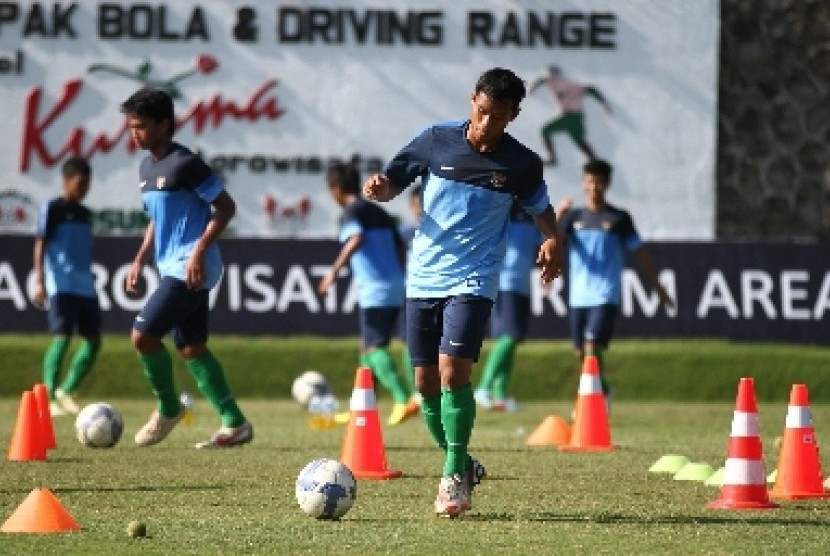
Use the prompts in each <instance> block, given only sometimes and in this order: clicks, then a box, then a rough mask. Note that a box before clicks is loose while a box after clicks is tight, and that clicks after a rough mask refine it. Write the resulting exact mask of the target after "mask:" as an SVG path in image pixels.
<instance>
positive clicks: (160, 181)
mask: <svg viewBox="0 0 830 556" xmlns="http://www.w3.org/2000/svg"><path fill="white" fill-rule="evenodd" d="M166 183H167V178H166V177H165V176H159V177H158V178H156V187H157V188H159V189H164V186H165V184H166Z"/></svg>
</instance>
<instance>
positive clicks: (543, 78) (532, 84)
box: [527, 77, 548, 94]
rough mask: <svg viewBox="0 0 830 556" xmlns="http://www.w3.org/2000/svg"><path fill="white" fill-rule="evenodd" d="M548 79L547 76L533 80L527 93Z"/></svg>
mask: <svg viewBox="0 0 830 556" xmlns="http://www.w3.org/2000/svg"><path fill="white" fill-rule="evenodd" d="M547 80H548V78H547V77H538V78H536V79H535V80H533V82H532V83H531V84H530V87H529V88H528V90H527V94H531V93H532V92H533V91H535V90H536V89H538V88H539V87H541V86H542V85H544V84H545V82H546V81H547Z"/></svg>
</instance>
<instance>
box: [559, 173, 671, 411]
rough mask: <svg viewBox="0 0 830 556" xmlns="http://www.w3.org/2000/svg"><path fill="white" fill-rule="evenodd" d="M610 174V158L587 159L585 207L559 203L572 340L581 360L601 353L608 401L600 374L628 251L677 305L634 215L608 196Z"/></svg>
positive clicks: (660, 293)
mask: <svg viewBox="0 0 830 556" xmlns="http://www.w3.org/2000/svg"><path fill="white" fill-rule="evenodd" d="M611 174H612V167H611V165H610V164H609V163H608V162H606V161H604V160H600V159H596V160H593V161H591V162H588V163H587V164H585V166H584V167H583V173H582V189H583V191H585V206H582V207H577V208H574V207H573V200H572V199H565V200H563V201H562V202H560V203H559V204H558V205H557V207H556V214H557V215H558V216H559V220H560V226H561V227H562V231H563V236H564V239H565V241H566V243H567V245H568V305H569V315H570V328H571V339H572V341H573V344H574V348H575V351H576V354H577V356H578V357H579V360H580V361H582V360H583V359H584V358H585V356H586V355H595V356H596V357H597V360H598V362H599V363H600V377H601V380H602V391H603V394H605V397H606V400H610V396H611V387H610V385H609V384H608V382H607V381H606V380H605V377H604V376H602V367H603V366H602V354H603V352H604V351H605V350H607V349H608V346H609V344H610V343H611V338H612V336H613V334H614V325H615V323H616V320H617V313H618V312H619V310H618V309H619V305H620V291H621V283H622V271H623V266H624V265H625V257H626V253H627V252H631V253H632V254H633V255H634V257H635V259H636V260H637V263H638V264H639V266H640V268H641V269H642V271H643V273H644V274H645V275H646V278H648V280H649V282H651V285H652V287H654V289H655V291H656V292H657V295H658V297H659V299H660V302H661V303H662V304H663V305H664V306H667V307H674V300H673V299H672V298H671V296H670V295H669V294H668V292H667V291H666V289H665V288H664V287H663V285H662V284H660V282H659V280H658V278H657V270H656V269H655V266H654V262H653V261H652V260H651V257H650V256H649V254H648V253H647V252H646V250H645V249H644V248H643V242H642V240H641V239H640V235H639V234H638V233H637V229H636V228H635V227H634V221H633V220H632V218H631V215H630V214H628V213H627V212H626V211H624V210H622V209H620V208H618V207H615V206H613V205H611V204H610V203H608V201H607V200H606V193H607V192H608V188H609V187H610V186H611Z"/></svg>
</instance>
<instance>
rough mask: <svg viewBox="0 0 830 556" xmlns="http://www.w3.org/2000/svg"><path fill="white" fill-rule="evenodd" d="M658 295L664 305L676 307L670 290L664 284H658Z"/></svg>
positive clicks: (671, 307) (670, 307)
mask: <svg viewBox="0 0 830 556" xmlns="http://www.w3.org/2000/svg"><path fill="white" fill-rule="evenodd" d="M657 297H658V298H659V299H660V303H662V304H663V306H664V307H668V308H669V309H673V308H674V299H672V297H671V296H670V295H669V292H667V291H666V288H664V287H663V285H662V284H658V285H657Z"/></svg>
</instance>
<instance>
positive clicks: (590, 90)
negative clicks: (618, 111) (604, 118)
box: [585, 85, 611, 114]
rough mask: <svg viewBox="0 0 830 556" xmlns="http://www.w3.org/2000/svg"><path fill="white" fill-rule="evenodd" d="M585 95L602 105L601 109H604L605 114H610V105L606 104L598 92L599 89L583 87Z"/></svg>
mask: <svg viewBox="0 0 830 556" xmlns="http://www.w3.org/2000/svg"><path fill="white" fill-rule="evenodd" d="M585 94H587V95H591V96H592V97H594V98H595V99H596V100H597V102H599V103H600V104H601V105H602V107H603V108H605V111H606V112H607V113H609V114H610V113H611V105H610V104H608V101H607V100H606V99H605V97H604V96H603V95H602V93H601V92H599V89H597V88H596V87H592V86H590V85H589V86H587V87H585Z"/></svg>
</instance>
